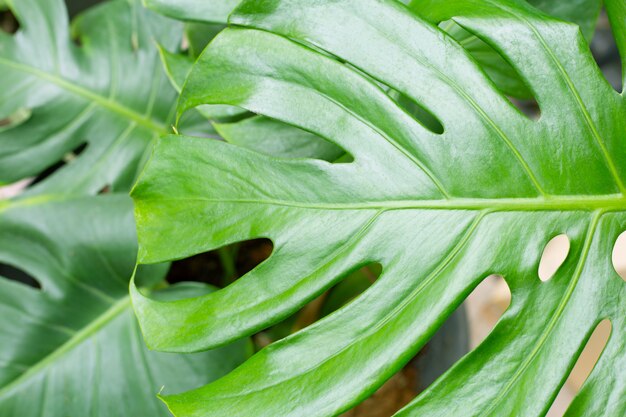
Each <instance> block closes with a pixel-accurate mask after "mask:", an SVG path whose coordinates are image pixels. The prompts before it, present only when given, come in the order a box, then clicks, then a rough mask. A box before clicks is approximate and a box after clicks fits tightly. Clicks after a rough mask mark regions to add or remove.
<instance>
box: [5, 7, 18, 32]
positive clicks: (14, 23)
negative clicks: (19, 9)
mask: <svg viewBox="0 0 626 417" xmlns="http://www.w3.org/2000/svg"><path fill="white" fill-rule="evenodd" d="M19 28H20V23H19V22H18V20H17V19H16V18H15V15H14V14H13V13H12V12H11V11H10V10H2V11H0V30H2V31H3V32H5V33H8V34H11V35H12V34H14V33H16V32H17V31H18V30H19Z"/></svg>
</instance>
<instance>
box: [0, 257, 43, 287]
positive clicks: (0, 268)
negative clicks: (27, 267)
mask: <svg viewBox="0 0 626 417" xmlns="http://www.w3.org/2000/svg"><path fill="white" fill-rule="evenodd" d="M0 276H2V277H4V278H6V279H9V280H11V281H16V282H20V283H22V284H24V285H27V286H29V287H32V288H35V289H38V290H40V289H41V284H40V283H39V281H37V280H36V279H35V278H34V277H33V276H32V275H30V274H29V273H27V272H26V271H24V270H22V269H19V268H16V267H14V266H12V265H9V264H3V263H0Z"/></svg>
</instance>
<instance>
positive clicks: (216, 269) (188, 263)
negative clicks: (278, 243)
mask: <svg viewBox="0 0 626 417" xmlns="http://www.w3.org/2000/svg"><path fill="white" fill-rule="evenodd" d="M273 250H274V246H273V243H272V241H271V240H269V239H254V240H248V241H245V242H240V243H235V244H232V245H228V246H224V247H222V248H219V249H216V250H213V251H209V252H205V253H201V254H198V255H195V256H191V257H189V258H186V259H182V260H179V261H175V262H172V265H171V267H170V270H169V272H168V274H167V277H166V280H167V282H169V283H170V284H176V283H182V282H202V283H205V284H210V285H212V286H215V287H218V288H224V287H226V286H227V285H229V284H230V283H232V282H233V281H235V280H236V279H237V278H239V277H241V276H242V275H245V274H246V273H248V272H250V271H251V270H253V269H254V268H255V267H256V266H258V265H259V264H261V263H262V262H263V261H265V260H266V259H267V258H269V257H270V255H271V254H272V251H273Z"/></svg>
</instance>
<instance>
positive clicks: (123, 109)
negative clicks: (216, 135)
mask: <svg viewBox="0 0 626 417" xmlns="http://www.w3.org/2000/svg"><path fill="white" fill-rule="evenodd" d="M0 65H4V66H6V67H9V68H12V69H14V70H17V71H23V72H26V73H29V74H31V75H34V76H35V77H38V78H40V79H42V80H45V81H48V82H50V83H52V84H54V85H56V86H58V87H61V88H62V89H64V90H66V91H69V92H71V93H73V94H76V95H77V96H80V97H83V98H85V99H87V100H90V101H92V102H94V103H96V104H98V105H99V106H101V107H103V108H105V109H107V110H109V111H111V112H113V113H116V114H118V115H120V116H122V117H125V118H127V119H129V120H131V121H133V122H135V123H136V124H138V125H140V126H143V127H145V128H148V129H150V130H153V131H155V132H159V133H162V134H167V133H168V131H167V129H166V127H165V125H163V124H160V123H158V122H156V121H155V120H154V119H152V118H150V117H147V116H146V115H144V114H140V113H139V112H137V111H135V110H133V109H131V108H129V107H127V106H125V105H123V104H121V103H119V102H117V101H115V100H112V99H111V98H107V97H104V96H102V95H100V94H98V93H95V92H93V91H90V90H88V89H86V88H84V87H81V86H79V85H76V84H73V83H72V82H70V81H68V80H66V79H65V78H62V77H60V76H58V75H54V74H50V73H47V72H45V71H42V70H40V69H38V68H35V67H32V66H30V65H27V64H23V63H19V62H14V61H11V60H8V59H6V58H0Z"/></svg>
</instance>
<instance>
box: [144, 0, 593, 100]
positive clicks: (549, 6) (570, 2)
mask: <svg viewBox="0 0 626 417" xmlns="http://www.w3.org/2000/svg"><path fill="white" fill-rule="evenodd" d="M240 2H241V0H217V1H215V0H213V1H209V2H203V1H200V0H186V1H179V0H147V1H146V5H147V6H148V7H150V8H152V9H154V10H155V11H158V12H160V13H163V14H165V15H167V16H170V17H173V18H175V19H179V20H185V21H189V20H190V21H192V22H205V24H208V26H207V25H203V24H199V23H189V24H187V30H186V33H187V37H188V39H189V49H190V51H191V52H192V55H194V56H196V55H197V52H198V50H201V49H200V48H198V47H197V46H198V44H202V42H200V43H199V42H197V41H196V40H197V39H201V40H203V41H204V42H205V43H204V45H206V41H207V39H206V34H211V37H212V36H213V32H214V31H215V29H216V23H217V24H224V25H225V24H226V23H227V20H228V14H230V12H231V11H232V9H234V8H235V7H236V6H237V5H238V4H239V3H240ZM401 3H404V4H409V5H410V6H409V7H410V8H414V9H416V10H419V9H420V7H422V4H421V3H422V1H421V0H414V1H412V2H411V1H410V0H401ZM529 3H530V4H532V5H534V6H535V7H537V8H539V9H540V10H543V11H544V12H545V13H547V14H549V15H551V16H554V17H557V18H559V19H563V20H565V21H569V22H574V23H576V24H578V25H579V26H580V28H581V31H582V32H583V34H584V35H585V37H586V38H587V39H588V40H590V39H591V38H592V37H593V33H594V29H595V26H596V22H597V20H598V15H599V13H600V8H601V6H602V2H601V0H567V1H563V0H529ZM216 10H219V11H217V12H216ZM216 17H217V18H216ZM441 28H442V29H443V30H445V31H446V32H448V33H450V34H451V35H452V36H454V38H455V39H456V40H457V41H459V42H460V43H461V44H462V45H463V46H464V48H465V49H466V50H467V51H468V52H469V53H470V55H472V57H473V58H474V59H476V60H477V61H478V62H479V63H480V65H481V67H482V68H483V70H485V71H486V72H487V74H488V75H489V77H490V78H491V79H492V80H493V81H494V82H495V83H496V85H497V86H498V88H499V89H500V90H501V91H503V92H504V93H505V94H507V95H510V96H512V97H517V98H521V99H531V98H532V92H531V91H530V90H529V89H528V86H527V85H525V83H524V81H523V80H522V79H520V77H519V75H518V74H517V73H516V72H515V70H514V69H513V68H512V67H511V65H510V64H509V63H508V62H507V61H506V60H505V59H503V57H502V56H501V55H500V54H499V53H498V52H497V51H495V50H494V49H493V48H491V47H490V46H489V45H488V44H486V43H485V42H482V41H481V40H480V39H478V38H477V37H476V36H474V35H472V34H471V33H469V32H467V31H464V30H463V29H462V28H460V27H459V26H458V25H456V24H455V23H454V22H452V21H447V22H442V24H441ZM202 33H204V34H205V35H204V37H203V36H202V35H201V34H202Z"/></svg>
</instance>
